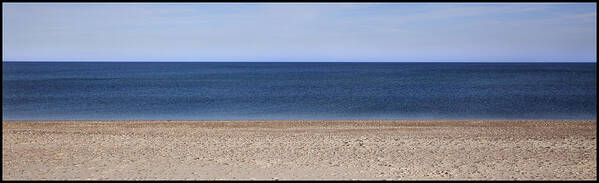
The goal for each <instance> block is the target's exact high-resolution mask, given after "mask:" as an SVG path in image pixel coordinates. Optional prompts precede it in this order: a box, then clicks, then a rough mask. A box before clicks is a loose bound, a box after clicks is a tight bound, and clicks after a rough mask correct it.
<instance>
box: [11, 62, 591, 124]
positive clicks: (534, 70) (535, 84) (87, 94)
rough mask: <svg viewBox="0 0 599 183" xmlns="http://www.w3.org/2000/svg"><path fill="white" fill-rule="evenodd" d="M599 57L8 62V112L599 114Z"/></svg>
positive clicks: (173, 116)
mask: <svg viewBox="0 0 599 183" xmlns="http://www.w3.org/2000/svg"><path fill="white" fill-rule="evenodd" d="M596 73H597V71H596V63H272V62H271V63H257V62H254V63H247V62H246V63H243V62H237V63H232V62H228V63H198V62H196V63H184V62H183V63H181V62H179V63H168V62H162V63H156V62H145V63H139V62H137V63H136V62H78V63H68V62H52V63H47V62H3V63H2V76H3V78H2V119H3V120H279V119H285V120H292V119H293V120H302V119H305V120H311V119H322V120H329V119H339V120H341V119H343V120H345V119H364V120H365V119H419V120H429V119H593V120H595V119H596V118H597V108H596V104H597V95H596V93H597V81H596V79H595V78H596Z"/></svg>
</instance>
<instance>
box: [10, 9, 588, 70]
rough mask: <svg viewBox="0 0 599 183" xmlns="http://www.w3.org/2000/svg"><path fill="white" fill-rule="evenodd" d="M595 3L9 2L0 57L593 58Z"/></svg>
mask: <svg viewBox="0 0 599 183" xmlns="http://www.w3.org/2000/svg"><path fill="white" fill-rule="evenodd" d="M596 8H597V4H596V3H511V4H510V3H246V4H243V3H2V27H3V28H2V38H3V39H2V52H3V54H2V60H3V61H308V62H310V61H327V62H335V61H344V62H356V61H357V62H370V61H374V62H445V61H447V62H456V61H458V62H485V61H491V62H570V61H573V62H596V58H597V52H596V49H597V29H596V26H597V21H596V19H597V11H596Z"/></svg>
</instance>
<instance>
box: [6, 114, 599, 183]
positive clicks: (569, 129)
mask: <svg viewBox="0 0 599 183" xmlns="http://www.w3.org/2000/svg"><path fill="white" fill-rule="evenodd" d="M596 127H597V121H596V120H268V121H256V120H247V121H245V120H240V121H237V120H235V121H179V120H170V121H168V120H160V121H158V120H157V121H147V120H135V121H133V120H131V121H127V120H115V121H80V120H74V121H3V122H2V137H3V140H2V145H3V148H2V155H3V162H2V169H3V173H2V176H3V180H90V179H91V180H156V179H161V180H165V179H176V180H183V179H185V180H219V179H225V180H275V179H280V180H351V179H354V180H355V179H358V180H596V179H597V172H596V167H597V165H596V154H597V153H596V152H597V150H596V136H597V134H596Z"/></svg>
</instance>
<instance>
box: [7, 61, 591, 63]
mask: <svg viewBox="0 0 599 183" xmlns="http://www.w3.org/2000/svg"><path fill="white" fill-rule="evenodd" d="M2 62H3V63H4V62H73V63H81V62H113V63H118V62H139V63H144V62H145V63H147V62H155V63H202V62H203V63H268V62H271V63H597V61H149V60H123V61H115V60H110V61H108V60H103V61H66V60H52V61H48V60H43V61H37V60H3V61H2Z"/></svg>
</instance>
